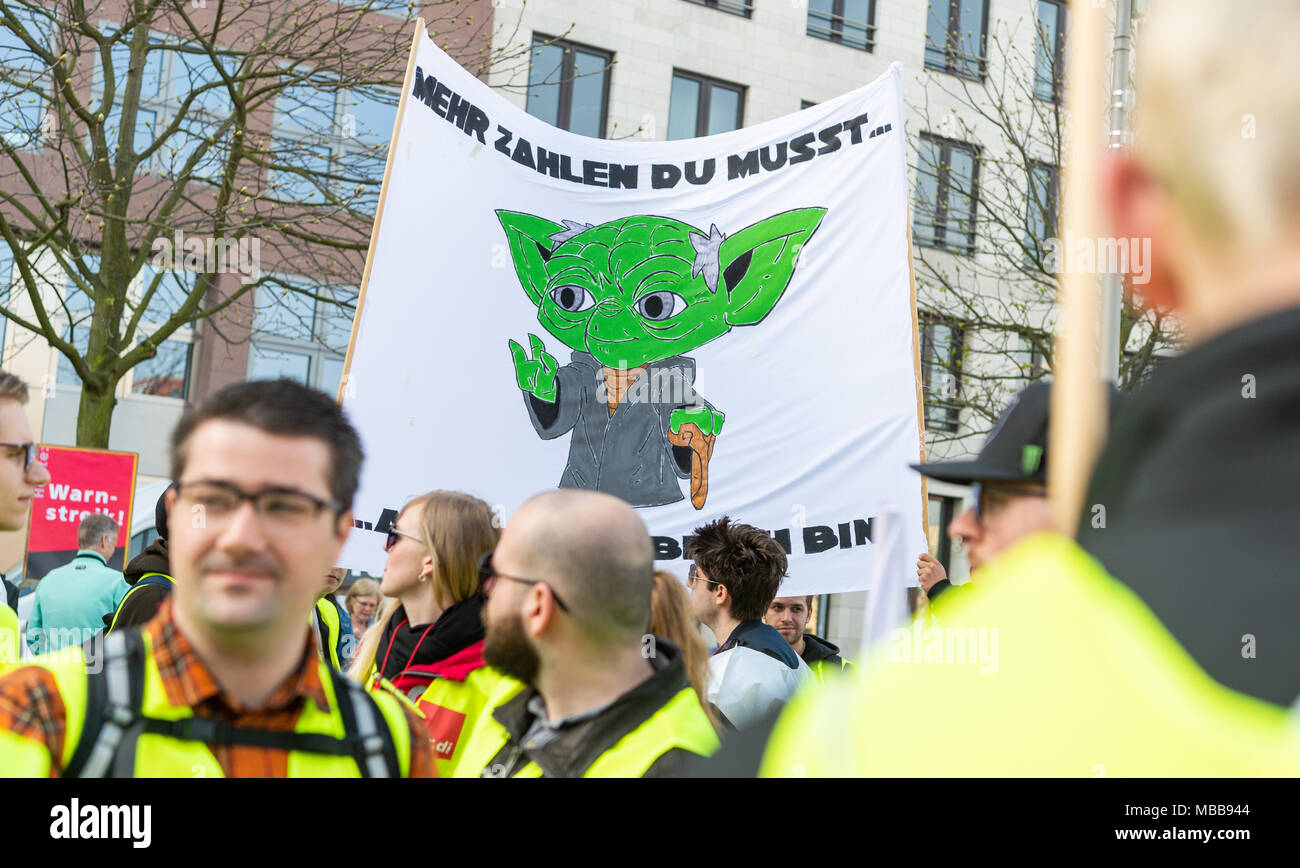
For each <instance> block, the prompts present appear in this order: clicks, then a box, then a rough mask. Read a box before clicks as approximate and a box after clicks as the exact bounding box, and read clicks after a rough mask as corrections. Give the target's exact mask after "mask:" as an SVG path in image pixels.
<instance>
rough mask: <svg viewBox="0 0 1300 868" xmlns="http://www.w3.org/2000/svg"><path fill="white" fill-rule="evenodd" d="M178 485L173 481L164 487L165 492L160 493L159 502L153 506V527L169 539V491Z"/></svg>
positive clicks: (159, 534)
mask: <svg viewBox="0 0 1300 868" xmlns="http://www.w3.org/2000/svg"><path fill="white" fill-rule="evenodd" d="M175 487H176V483H174V482H173V483H172V484H171V485H169V486H167V487H166V488H164V489H163V493H162V494H160V495H158V502H157V503H156V504H154V508H153V529H154V530H156V531H157V532H158V536H160V537H162V538H163V539H167V492H169V491H171V490H172V489H173V488H175Z"/></svg>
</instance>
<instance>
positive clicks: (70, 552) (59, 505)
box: [23, 445, 138, 579]
mask: <svg viewBox="0 0 1300 868" xmlns="http://www.w3.org/2000/svg"><path fill="white" fill-rule="evenodd" d="M137 458H138V456H137V455H136V453H134V452H112V451H110V450H107V449H78V448H74V447H70V446H46V445H41V447H40V461H41V463H42V464H44V465H45V467H46V468H47V469H48V470H49V472H50V481H49V482H48V483H46V484H45V485H44V486H43V487H41V488H38V489H36V495H35V497H34V498H33V500H32V520H31V521H30V522H29V523H28V530H27V562H26V564H25V565H24V567H23V577H24V578H26V579H39V578H40V577H41V576H44V575H45V574H46V573H48V572H49V571H50V570H52V569H54V568H55V567H58V566H62V565H63V564H66V563H68V562H69V561H71V560H72V558H73V556H75V555H76V553H77V549H78V545H77V528H78V527H79V526H80V525H81V519H82V518H84V517H85V516H87V515H90V514H91V513H102V514H104V515H107V516H108V517H110V518H112V519H113V520H114V521H116V522H117V546H118V549H117V552H115V553H114V555H113V558H112V560H110V561H109V564H110V566H112V567H113V568H115V569H119V570H120V569H121V568H122V564H123V563H125V560H126V554H127V553H126V545H127V542H128V541H129V540H130V539H131V507H132V505H133V503H132V501H133V500H134V498H135V470H136V461H137Z"/></svg>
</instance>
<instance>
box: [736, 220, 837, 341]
mask: <svg viewBox="0 0 1300 868" xmlns="http://www.w3.org/2000/svg"><path fill="white" fill-rule="evenodd" d="M824 216H826V209H825V208H799V209H796V210H794V211H785V212H782V213H780V214H774V215H772V216H771V217H768V218H767V219H766V220H760V221H758V222H757V223H755V224H753V225H752V226H746V227H745V228H744V229H741V230H740V231H739V232H737V233H736V234H734V235H732V236H731V237H729V238H727V239H726V240H724V241H723V242H722V244H721V245H720V247H719V248H718V265H719V267H720V269H721V271H722V281H721V282H722V287H725V288H726V290H727V299H728V302H727V323H728V324H729V325H733V326H742V325H754V324H755V323H758V322H762V320H763V318H764V317H766V316H767V315H768V314H769V313H771V312H772V308H774V307H776V303H777V302H778V301H779V300H780V299H781V296H782V294H784V293H785V289H786V287H787V286H789V285H790V278H791V277H793V276H794V267H795V263H796V262H797V261H798V259H799V251H800V250H802V249H803V246H804V244H805V243H807V241H808V239H809V238H811V237H812V234H813V233H814V232H816V231H817V227H818V226H819V225H820V224H821V222H822V217H824ZM722 287H719V289H721V288H722Z"/></svg>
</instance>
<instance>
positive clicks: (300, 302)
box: [248, 276, 357, 395]
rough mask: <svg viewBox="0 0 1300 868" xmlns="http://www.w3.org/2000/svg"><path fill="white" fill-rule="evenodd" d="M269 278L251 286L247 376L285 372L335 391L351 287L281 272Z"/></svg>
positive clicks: (352, 304)
mask: <svg viewBox="0 0 1300 868" xmlns="http://www.w3.org/2000/svg"><path fill="white" fill-rule="evenodd" d="M275 281H276V282H268V283H264V284H262V285H261V286H259V287H258V288H257V303H256V308H255V310H254V313H253V344H252V347H251V348H250V349H249V354H248V379H250V380H269V379H275V378H276V377H288V378H290V379H292V380H297V381H298V382H300V383H303V384H304V385H307V386H311V387H313V388H316V389H320V390H321V391H322V392H325V393H326V394H329V395H335V394H337V393H338V388H339V382H340V380H341V379H342V377H343V357H344V355H345V354H346V353H347V348H348V340H349V338H350V337H351V335H352V315H353V312H354V311H355V310H356V300H357V291H356V289H355V288H353V287H313V286H310V285H308V284H307V283H306V282H304V281H301V280H299V279H296V278H290V277H283V276H282V277H279V278H276V279H275ZM295 290H297V291H295ZM313 296H317V297H313ZM327 299H333V301H329V300H327Z"/></svg>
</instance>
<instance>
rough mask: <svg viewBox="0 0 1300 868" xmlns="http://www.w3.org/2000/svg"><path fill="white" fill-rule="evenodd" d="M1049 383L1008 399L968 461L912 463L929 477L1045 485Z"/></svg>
mask: <svg viewBox="0 0 1300 868" xmlns="http://www.w3.org/2000/svg"><path fill="white" fill-rule="evenodd" d="M1051 404H1052V390H1051V383H1034V384H1033V385H1031V386H1029V387H1027V388H1025V389H1024V390H1023V391H1022V392H1021V393H1020V394H1018V395H1016V397H1015V398H1013V399H1012V400H1011V403H1010V404H1009V405H1008V406H1007V408H1006V409H1005V410H1003V411H1002V415H1001V416H1000V417H998V421H997V424H995V425H994V426H993V430H991V431H989V436H988V439H987V440H985V441H984V448H983V449H981V450H980V453H979V455H976V456H975V458H974V460H972V461H936V462H933V463H931V464H913V465H912V469H913V470H918V471H920V472H921V473H922V474H924V475H925V476H929V477H930V478H932V479H939V480H942V481H944V482H956V483H959V484H963V485H964V484H967V483H971V482H985V481H987V482H1037V483H1039V484H1042V485H1046V484H1047V414H1048V410H1049V409H1050V407H1051Z"/></svg>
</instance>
